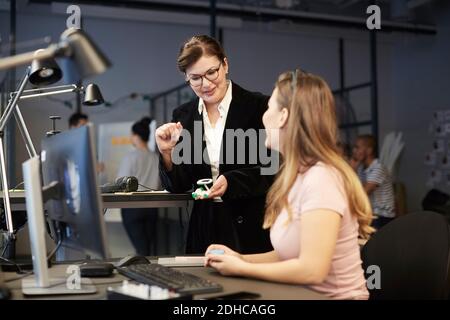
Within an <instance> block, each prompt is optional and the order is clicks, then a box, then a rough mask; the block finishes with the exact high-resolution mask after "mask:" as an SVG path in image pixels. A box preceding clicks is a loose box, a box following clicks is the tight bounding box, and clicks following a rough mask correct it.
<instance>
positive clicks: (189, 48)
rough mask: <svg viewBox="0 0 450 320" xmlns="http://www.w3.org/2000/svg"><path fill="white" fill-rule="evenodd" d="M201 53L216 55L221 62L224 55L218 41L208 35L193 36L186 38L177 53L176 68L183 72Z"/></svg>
mask: <svg viewBox="0 0 450 320" xmlns="http://www.w3.org/2000/svg"><path fill="white" fill-rule="evenodd" d="M203 55H207V56H216V57H217V58H218V59H219V60H220V61H221V62H222V61H224V59H225V57H226V55H225V51H224V50H223V48H222V46H221V45H220V43H219V42H218V41H217V40H216V39H214V38H211V37H210V36H206V35H199V36H193V37H192V38H190V39H189V40H187V41H186V42H185V43H184V44H183V45H182V46H181V48H180V52H179V53H178V59H177V65H178V69H179V70H180V71H181V72H183V73H185V72H186V69H187V68H189V66H191V65H192V64H194V63H196V62H197V61H198V60H199V59H200V58H201V57H202V56H203Z"/></svg>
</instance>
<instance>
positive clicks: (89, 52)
mask: <svg viewBox="0 0 450 320" xmlns="http://www.w3.org/2000/svg"><path fill="white" fill-rule="evenodd" d="M55 57H65V58H69V59H71V60H73V61H74V62H75V65H76V67H77V71H78V73H79V75H80V76H81V77H82V78H85V77H89V76H92V75H96V74H100V73H103V72H104V71H106V69H107V68H109V67H110V66H111V63H110V62H109V60H108V59H107V58H106V57H105V56H104V55H103V54H102V53H101V52H100V50H99V49H98V48H97V46H96V45H95V44H94V42H93V41H92V40H91V39H90V38H89V37H88V35H87V34H85V33H84V32H83V31H82V30H80V29H75V28H70V29H67V30H66V31H64V32H63V33H62V34H61V37H60V41H59V42H58V43H56V44H51V45H49V46H48V47H47V48H46V49H40V50H37V51H33V52H28V53H23V54H19V55H16V56H12V57H7V58H3V59H0V70H2V69H9V68H13V67H16V66H19V65H24V64H28V63H32V65H31V66H29V67H28V68H27V69H26V72H25V75H24V77H23V79H22V81H21V82H20V84H19V86H18V89H17V91H16V92H14V93H12V95H11V99H10V100H9V103H8V105H7V107H6V108H5V110H4V112H3V114H2V116H1V118H0V171H1V176H2V187H3V188H2V189H3V203H4V210H5V220H6V226H7V230H8V234H7V237H8V240H7V245H9V246H10V245H11V243H13V242H14V241H15V234H14V228H13V224H12V215H11V205H10V203H11V202H10V197H9V185H8V180H7V174H6V161H5V152H4V149H3V137H4V128H5V126H6V124H7V121H8V120H9V118H10V117H11V115H12V113H13V112H14V116H15V118H16V120H17V122H18V123H19V128H20V131H21V134H22V136H23V138H24V140H25V144H26V148H27V151H28V154H29V155H30V157H31V158H34V157H36V156H37V152H36V149H35V148H34V146H33V143H32V141H31V137H30V135H29V133H28V130H27V128H26V125H25V122H24V120H23V117H22V114H21V112H20V109H19V107H18V105H17V103H18V101H19V99H20V98H21V95H22V93H23V92H24V89H25V86H26V84H27V83H28V81H30V82H31V83H33V84H35V85H48V84H51V83H54V82H56V81H58V80H59V79H60V78H61V75H62V72H61V70H60V69H59V68H58V67H57V64H56V62H55V61H53V58H55ZM63 87H64V86H63ZM59 88H60V89H61V90H60V91H59V92H61V93H62V92H73V91H76V90H79V88H77V86H75V85H73V86H70V88H62V87H59ZM97 89H98V88H97ZM33 90H34V91H36V90H37V91H39V92H38V93H36V94H30V95H27V96H26V97H33V96H38V95H49V94H54V93H52V92H48V91H45V90H43V89H33ZM33 90H27V91H28V92H29V91H33ZM97 91H98V90H97ZM100 96H101V94H100ZM26 97H24V98H26ZM102 99H103V98H101V99H100V98H98V97H97V98H96V103H98V102H100V101H101V100H102ZM94 103H95V102H94ZM90 105H93V104H92V103H91V104H90ZM7 248H8V247H6V248H5V249H4V250H3V252H2V255H3V254H4V253H5V251H6V249H7Z"/></svg>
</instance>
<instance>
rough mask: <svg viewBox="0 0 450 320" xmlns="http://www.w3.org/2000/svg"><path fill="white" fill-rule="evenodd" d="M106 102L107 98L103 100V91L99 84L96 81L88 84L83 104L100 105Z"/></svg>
mask: <svg viewBox="0 0 450 320" xmlns="http://www.w3.org/2000/svg"><path fill="white" fill-rule="evenodd" d="M104 102H105V100H103V96H102V93H101V92H100V89H99V88H98V86H97V85H96V84H94V83H91V84H88V86H87V87H86V90H85V92H84V100H83V104H84V105H85V106H98V105H99V104H102V103H104Z"/></svg>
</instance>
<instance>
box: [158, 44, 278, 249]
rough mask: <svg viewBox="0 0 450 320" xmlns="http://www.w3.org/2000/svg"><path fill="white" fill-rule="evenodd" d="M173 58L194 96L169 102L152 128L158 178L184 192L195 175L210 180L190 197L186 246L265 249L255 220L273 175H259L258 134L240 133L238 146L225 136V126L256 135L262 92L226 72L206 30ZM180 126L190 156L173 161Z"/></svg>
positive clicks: (219, 49)
mask: <svg viewBox="0 0 450 320" xmlns="http://www.w3.org/2000/svg"><path fill="white" fill-rule="evenodd" d="M177 62H178V68H179V70H180V71H181V72H182V73H183V74H184V76H185V80H186V82H187V83H188V84H189V85H190V87H191V88H192V90H193V91H194V93H195V94H196V95H197V98H196V99H194V100H192V101H190V102H188V103H186V104H183V105H181V106H179V107H178V108H176V109H175V110H174V112H173V118H172V122H171V123H167V124H164V125H162V126H161V127H159V128H158V129H157V130H156V143H157V145H158V149H159V151H160V154H161V157H160V159H161V161H160V175H161V181H162V184H163V186H164V187H165V188H166V189H167V190H169V191H172V192H187V191H191V190H195V189H196V188H197V181H198V180H200V179H207V178H211V179H212V180H213V183H212V186H210V191H209V194H208V198H207V199H199V200H196V201H195V203H194V207H193V211H192V214H191V217H190V222H189V230H188V237H187V244H186V252H187V253H203V252H204V250H205V249H206V248H207V246H208V245H209V244H210V243H212V242H220V243H226V244H227V245H228V246H230V247H231V248H234V249H235V250H241V251H243V252H248V253H254V252H262V251H266V250H269V249H270V248H271V245H270V241H269V236H268V232H266V231H265V230H263V229H262V227H261V226H262V221H263V220H262V219H263V212H264V199H265V196H266V192H267V190H268V188H269V186H270V184H271V182H272V181H273V176H268V175H261V170H260V161H259V157H260V150H259V147H257V146H259V143H258V142H259V141H249V140H250V139H247V140H245V139H244V140H243V141H245V144H244V148H238V144H237V143H236V142H235V141H233V138H236V136H233V137H231V138H230V137H229V136H230V135H229V133H230V132H233V133H236V135H239V134H240V133H242V132H247V130H253V131H254V132H255V133H256V138H257V139H258V130H259V129H263V125H262V115H263V113H264V112H265V111H266V109H267V103H268V97H267V96H264V95H262V94H259V93H252V92H249V91H247V90H245V89H244V88H242V87H240V86H239V85H237V84H236V83H235V82H232V81H231V80H229V79H228V78H227V74H228V67H229V66H228V60H227V58H226V56H225V53H224V50H223V48H222V47H221V45H220V44H219V43H218V42H217V41H216V40H215V39H213V38H211V37H208V36H195V37H192V38H191V39H189V40H188V41H187V42H185V43H184V44H183V46H182V47H181V49H180V52H179V55H178V61H177ZM182 129H185V130H186V131H187V133H188V134H189V135H190V137H191V139H190V140H191V143H190V145H189V147H190V148H191V150H190V154H191V157H190V160H189V161H183V162H182V163H179V161H174V158H173V157H174V153H173V151H174V148H175V147H176V144H177V143H181V142H182V140H183V138H182V139H179V137H180V133H181V132H182ZM186 131H185V132H186ZM182 137H183V136H182ZM238 139H239V138H238ZM196 141H200V145H199V144H198V143H197V144H196ZM250 144H252V145H250ZM261 144H262V146H263V147H262V149H264V143H263V142H262V143H261ZM200 146H201V147H200ZM255 146H256V148H254V147H255ZM184 151H185V150H183V152H184ZM264 151H266V150H264ZM252 152H253V154H250V153H252ZM230 155H231V156H230ZM255 158H256V159H257V161H253V160H254V159H255ZM199 159H200V160H199ZM252 159H253V160H252ZM238 160H241V161H238Z"/></svg>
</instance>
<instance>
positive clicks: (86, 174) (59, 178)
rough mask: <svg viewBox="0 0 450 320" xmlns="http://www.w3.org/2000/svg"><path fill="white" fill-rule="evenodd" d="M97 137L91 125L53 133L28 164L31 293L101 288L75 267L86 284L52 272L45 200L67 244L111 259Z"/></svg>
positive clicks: (26, 288) (27, 287)
mask: <svg viewBox="0 0 450 320" xmlns="http://www.w3.org/2000/svg"><path fill="white" fill-rule="evenodd" d="M93 137H94V135H93V127H92V126H91V125H87V126H83V127H80V128H78V129H73V130H70V131H67V132H64V133H60V134H58V135H55V136H52V137H48V138H46V139H45V140H44V141H43V142H42V151H41V157H40V158H39V157H33V158H31V159H29V160H27V161H25V162H24V163H23V165H22V167H23V176H24V184H25V196H26V208H27V216H28V224H29V232H30V245H31V253H32V255H33V272H34V276H30V277H26V278H24V279H23V280H22V292H23V293H24V294H25V295H45V294H82V293H92V292H95V291H96V289H95V287H94V286H92V285H90V284H89V283H87V282H88V281H89V280H88V279H85V278H83V279H81V278H80V277H79V275H80V273H79V272H78V275H77V274H76V270H75V269H73V270H75V274H74V276H75V277H79V278H80V281H82V282H81V283H79V284H80V286H78V285H75V286H73V285H70V284H69V283H68V282H67V277H66V278H54V277H53V278H52V277H50V276H49V272H48V266H47V256H46V255H47V250H46V243H45V234H46V227H45V219H44V203H45V202H48V205H47V210H48V218H49V222H50V224H51V225H52V226H53V227H54V228H55V230H57V231H58V232H57V234H58V237H59V239H58V240H61V243H62V245H64V246H69V247H71V248H76V249H78V250H83V251H84V252H86V253H87V254H89V255H92V256H95V257H100V258H104V259H106V258H108V257H109V253H108V250H107V241H106V232H105V224H104V220H103V214H102V209H101V208H102V206H101V201H100V194H99V188H98V186H97V181H96V173H95V156H94V153H95V152H94V150H95V148H94V139H93ZM41 169H42V175H41ZM43 186H44V187H43ZM49 198H52V199H51V200H49ZM47 200H49V201H47ZM71 270H72V269H71ZM73 270H72V271H73Z"/></svg>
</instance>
